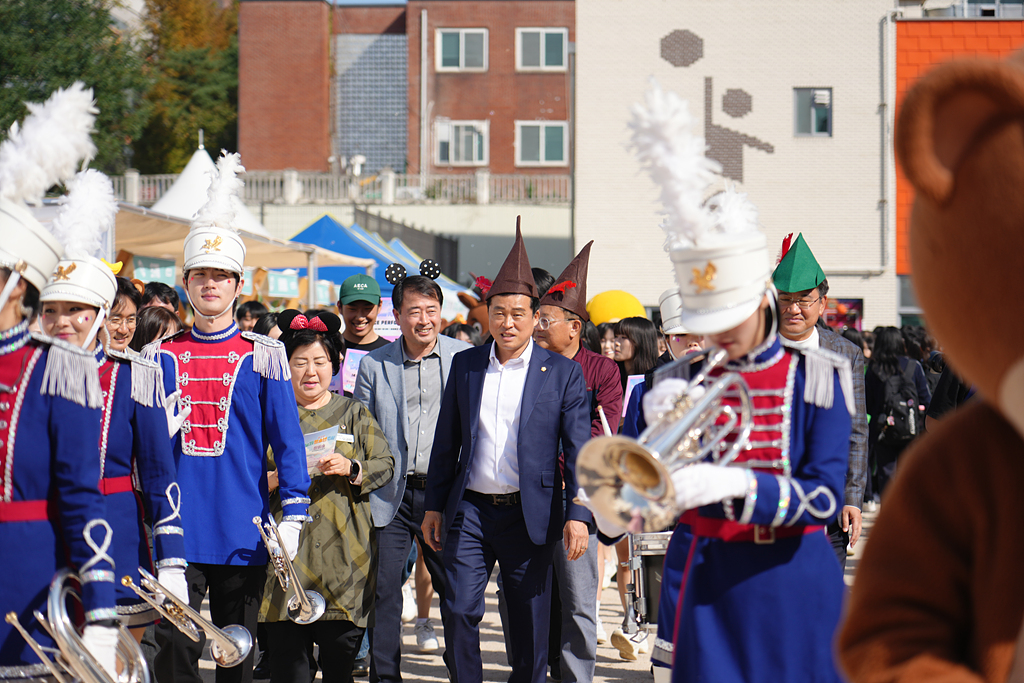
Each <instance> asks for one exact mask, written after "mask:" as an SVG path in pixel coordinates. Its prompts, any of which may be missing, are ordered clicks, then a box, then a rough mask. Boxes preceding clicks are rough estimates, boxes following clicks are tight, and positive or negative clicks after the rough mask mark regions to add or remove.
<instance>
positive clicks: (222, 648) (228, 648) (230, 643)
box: [210, 624, 252, 667]
mask: <svg viewBox="0 0 1024 683" xmlns="http://www.w3.org/2000/svg"><path fill="white" fill-rule="evenodd" d="M220 631H221V633H222V634H223V635H224V637H223V638H220V639H216V640H214V641H213V643H212V644H211V645H210V656H211V657H213V661H215V662H216V663H217V666H223V667H232V666H235V665H237V664H241V663H242V661H243V660H244V659H245V658H246V657H248V656H249V651H250V650H252V634H251V633H249V629H247V628H245V627H244V626H239V625H238V624H230V625H228V626H224V627H222V628H221V629H220Z"/></svg>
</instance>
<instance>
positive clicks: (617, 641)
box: [611, 628, 640, 662]
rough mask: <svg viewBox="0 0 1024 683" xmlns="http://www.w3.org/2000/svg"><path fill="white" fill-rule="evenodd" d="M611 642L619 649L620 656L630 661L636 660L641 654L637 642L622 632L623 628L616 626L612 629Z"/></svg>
mask: <svg viewBox="0 0 1024 683" xmlns="http://www.w3.org/2000/svg"><path fill="white" fill-rule="evenodd" d="M611 644H612V647H614V648H615V649H616V650H618V651H619V657H621V658H623V659H625V660H626V661H629V662H635V661H636V659H637V655H638V654H640V648H639V646H638V644H637V643H634V642H633V641H632V639H630V638H629V636H627V635H626V634H625V633H623V632H622V629H621V628H616V629H615V630H614V631H612V637H611Z"/></svg>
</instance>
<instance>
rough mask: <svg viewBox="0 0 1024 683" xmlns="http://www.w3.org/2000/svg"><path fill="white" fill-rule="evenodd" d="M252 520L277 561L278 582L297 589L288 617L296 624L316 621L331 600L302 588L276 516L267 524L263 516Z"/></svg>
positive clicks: (291, 598) (289, 602) (286, 590)
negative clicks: (286, 553)
mask: <svg viewBox="0 0 1024 683" xmlns="http://www.w3.org/2000/svg"><path fill="white" fill-rule="evenodd" d="M252 523H253V524H255V525H256V528H257V529H259V532H260V537H261V538H262V539H263V544H264V545H265V546H267V551H268V552H269V553H270V560H271V562H273V564H274V572H275V573H276V574H277V582H278V583H279V584H281V588H282V589H283V590H284V591H285V593H286V594H287V592H288V587H289V586H291V587H293V588H294V591H293V594H292V596H291V597H290V598H288V602H287V605H286V608H287V612H288V618H289V619H291V620H292V621H294V622H295V623H296V624H312V623H313V622H314V621H316V620H317V619H319V618H320V617H322V616H323V615H324V612H325V611H326V610H327V601H326V600H324V596H322V595H320V594H319V593H317V592H316V591H313V590H302V584H301V583H300V582H299V575H298V574H297V573H296V571H295V565H294V564H292V562H291V560H289V559H288V556H287V555H285V552H284V538H283V537H282V536H281V530H280V529H279V528H278V526H277V524H276V523H275V522H274V519H273V518H272V517H271V518H268V519H267V523H266V524H265V525H264V524H263V523H262V521H261V520H260V518H259V517H253V518H252ZM271 538H273V542H271Z"/></svg>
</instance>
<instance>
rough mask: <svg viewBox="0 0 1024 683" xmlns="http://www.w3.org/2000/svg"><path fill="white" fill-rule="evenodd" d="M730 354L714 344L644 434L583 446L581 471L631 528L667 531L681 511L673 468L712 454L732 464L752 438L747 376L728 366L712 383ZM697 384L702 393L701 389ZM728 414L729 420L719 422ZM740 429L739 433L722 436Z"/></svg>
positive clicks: (584, 483)
mask: <svg viewBox="0 0 1024 683" xmlns="http://www.w3.org/2000/svg"><path fill="white" fill-rule="evenodd" d="M727 358H728V354H727V353H726V352H725V350H724V349H721V348H714V349H712V350H710V351H709V352H708V356H707V362H706V364H705V366H704V368H703V369H702V370H701V372H700V373H699V374H698V375H697V376H696V377H694V378H693V379H692V380H690V382H689V383H688V384H687V386H686V388H685V389H684V390H683V391H682V392H680V393H679V394H678V395H677V396H676V398H675V402H674V404H673V405H672V407H671V408H670V409H669V410H668V411H666V412H665V413H662V414H660V415H658V416H656V418H655V419H653V420H651V422H650V424H649V426H648V427H647V429H645V430H644V432H643V434H641V435H640V436H639V437H638V438H636V439H631V438H629V437H625V436H600V437H597V438H594V439H591V440H590V441H588V442H587V443H586V444H585V445H584V446H583V448H581V449H580V452H579V455H578V456H577V457H576V478H577V481H578V482H579V487H580V488H581V489H583V491H584V492H585V493H586V495H587V497H588V498H589V505H590V506H591V507H592V508H594V509H595V510H596V511H597V512H598V513H599V514H600V515H601V516H602V517H605V518H606V519H608V520H610V521H613V522H616V523H618V524H619V525H621V526H623V527H625V528H627V529H629V530H630V532H631V533H639V532H641V531H644V532H655V531H661V530H662V529H665V528H667V527H669V526H671V525H672V523H673V522H675V520H676V519H677V518H678V516H679V511H678V510H677V509H676V500H675V487H674V486H673V485H672V473H673V472H675V471H676V470H678V469H679V468H681V467H685V466H686V465H689V464H692V463H696V462H701V461H702V460H704V459H705V458H707V457H708V456H709V455H710V456H711V458H712V461H713V462H715V463H716V464H718V465H728V464H729V463H730V462H732V461H733V460H735V458H736V456H737V455H739V453H740V451H741V450H742V449H743V448H744V447H745V446H746V445H747V443H748V442H749V440H750V432H751V429H752V426H753V425H752V423H751V416H752V406H751V402H750V389H749V388H748V387H747V383H746V382H745V381H744V380H743V378H742V377H741V376H740V375H739V374H738V373H735V372H728V373H725V374H724V375H722V376H721V377H718V378H716V379H715V380H714V381H713V382H710V383H708V384H705V382H706V380H707V375H708V373H709V372H710V371H711V370H713V369H714V368H716V367H718V366H720V365H722V364H724V363H725V361H726V359H727ZM697 387H702V388H703V390H704V393H703V395H699V396H698V394H699V392H697V391H695V390H696V389H697ZM730 392H735V393H736V394H737V395H738V397H739V401H740V405H739V407H738V408H733V407H732V406H728V405H724V404H723V402H722V399H723V397H724V396H725V395H726V394H727V393H730ZM723 415H724V416H725V417H726V420H725V423H724V424H721V425H716V424H715V422H717V421H718V419H719V418H720V417H721V416H723ZM733 433H735V435H736V438H735V439H734V440H733V441H732V442H731V443H729V444H728V445H725V444H723V441H724V440H725V438H726V437H727V436H729V435H730V434H733Z"/></svg>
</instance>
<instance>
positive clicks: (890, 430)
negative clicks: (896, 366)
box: [878, 360, 924, 446]
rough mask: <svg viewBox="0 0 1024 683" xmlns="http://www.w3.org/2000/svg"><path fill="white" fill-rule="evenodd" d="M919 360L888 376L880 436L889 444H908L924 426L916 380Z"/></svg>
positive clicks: (882, 440)
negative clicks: (915, 372) (915, 371)
mask: <svg viewBox="0 0 1024 683" xmlns="http://www.w3.org/2000/svg"><path fill="white" fill-rule="evenodd" d="M916 369H917V361H913V360H912V361H910V362H908V363H907V367H906V369H904V370H903V372H901V373H896V374H894V375H892V376H891V377H889V378H888V379H886V380H885V401H884V403H883V410H884V412H883V413H882V432H881V433H880V434H879V436H878V440H879V441H881V442H882V443H885V444H890V445H894V446H897V445H906V444H907V443H909V442H910V441H911V440H913V438H914V437H915V436H917V435H918V434H920V433H921V432H922V431H923V428H924V417H923V416H924V413H923V412H922V411H921V410H920V408H919V407H918V406H919V405H920V398H919V397H918V395H917V386H916V385H915V384H914V370H916Z"/></svg>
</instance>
